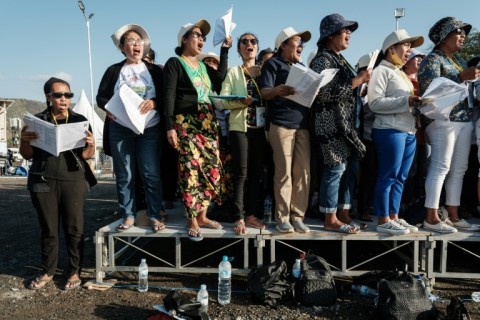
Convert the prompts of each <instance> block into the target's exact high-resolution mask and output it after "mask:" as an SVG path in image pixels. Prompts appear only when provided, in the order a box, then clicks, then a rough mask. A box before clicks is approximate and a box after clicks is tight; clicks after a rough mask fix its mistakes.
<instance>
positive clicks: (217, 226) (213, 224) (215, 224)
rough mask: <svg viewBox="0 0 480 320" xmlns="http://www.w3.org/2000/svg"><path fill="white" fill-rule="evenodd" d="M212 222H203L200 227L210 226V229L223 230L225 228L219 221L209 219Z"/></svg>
mask: <svg viewBox="0 0 480 320" xmlns="http://www.w3.org/2000/svg"><path fill="white" fill-rule="evenodd" d="M209 221H210V222H208V223H207V224H201V225H200V227H204V228H209V229H216V230H222V229H223V226H222V225H221V224H220V223H218V222H217V221H215V220H209Z"/></svg>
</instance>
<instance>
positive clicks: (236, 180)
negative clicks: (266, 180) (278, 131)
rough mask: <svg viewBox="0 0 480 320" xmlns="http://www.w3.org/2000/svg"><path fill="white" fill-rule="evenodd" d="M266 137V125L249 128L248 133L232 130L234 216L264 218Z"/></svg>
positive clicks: (235, 217) (236, 218)
mask: <svg viewBox="0 0 480 320" xmlns="http://www.w3.org/2000/svg"><path fill="white" fill-rule="evenodd" d="M266 148H267V145H266V136H265V131H264V129H263V128H248V129H247V132H240V131H230V149H231V152H232V163H233V199H234V210H233V214H234V219H235V220H238V219H242V218H243V215H244V214H243V211H244V209H245V213H246V214H247V215H254V216H256V217H257V218H261V217H262V213H263V210H262V209H263V207H262V204H263V198H262V182H263V176H264V168H263V165H264V158H265V149H266Z"/></svg>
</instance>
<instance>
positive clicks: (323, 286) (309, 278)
mask: <svg viewBox="0 0 480 320" xmlns="http://www.w3.org/2000/svg"><path fill="white" fill-rule="evenodd" d="M295 298H296V299H297V300H298V301H299V302H300V303H301V304H303V305H305V306H331V305H333V304H335V302H336V301H337V290H336V289H335V280H334V279H333V276H332V272H331V270H330V266H329V265H328V263H327V262H326V261H325V259H323V258H322V257H319V256H316V255H314V254H307V255H306V256H305V259H303V260H302V274H301V276H300V279H299V280H297V281H296V284H295Z"/></svg>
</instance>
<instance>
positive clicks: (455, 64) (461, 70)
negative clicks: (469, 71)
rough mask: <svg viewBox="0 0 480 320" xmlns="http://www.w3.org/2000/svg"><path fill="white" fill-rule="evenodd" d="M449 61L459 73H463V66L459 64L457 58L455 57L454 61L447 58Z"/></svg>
mask: <svg viewBox="0 0 480 320" xmlns="http://www.w3.org/2000/svg"><path fill="white" fill-rule="evenodd" d="M447 59H448V61H450V63H451V64H452V65H453V66H454V67H455V69H457V70H458V71H460V72H463V68H462V66H461V65H460V64H459V63H458V61H457V59H456V58H455V56H453V59H451V58H450V57H449V56H447Z"/></svg>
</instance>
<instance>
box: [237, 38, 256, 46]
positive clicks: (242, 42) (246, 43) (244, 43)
mask: <svg viewBox="0 0 480 320" xmlns="http://www.w3.org/2000/svg"><path fill="white" fill-rule="evenodd" d="M249 42H250V43H251V44H252V45H254V46H255V45H257V43H258V41H257V39H246V38H245V39H242V40H240V43H241V44H243V45H244V46H246V45H248V43H249Z"/></svg>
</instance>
